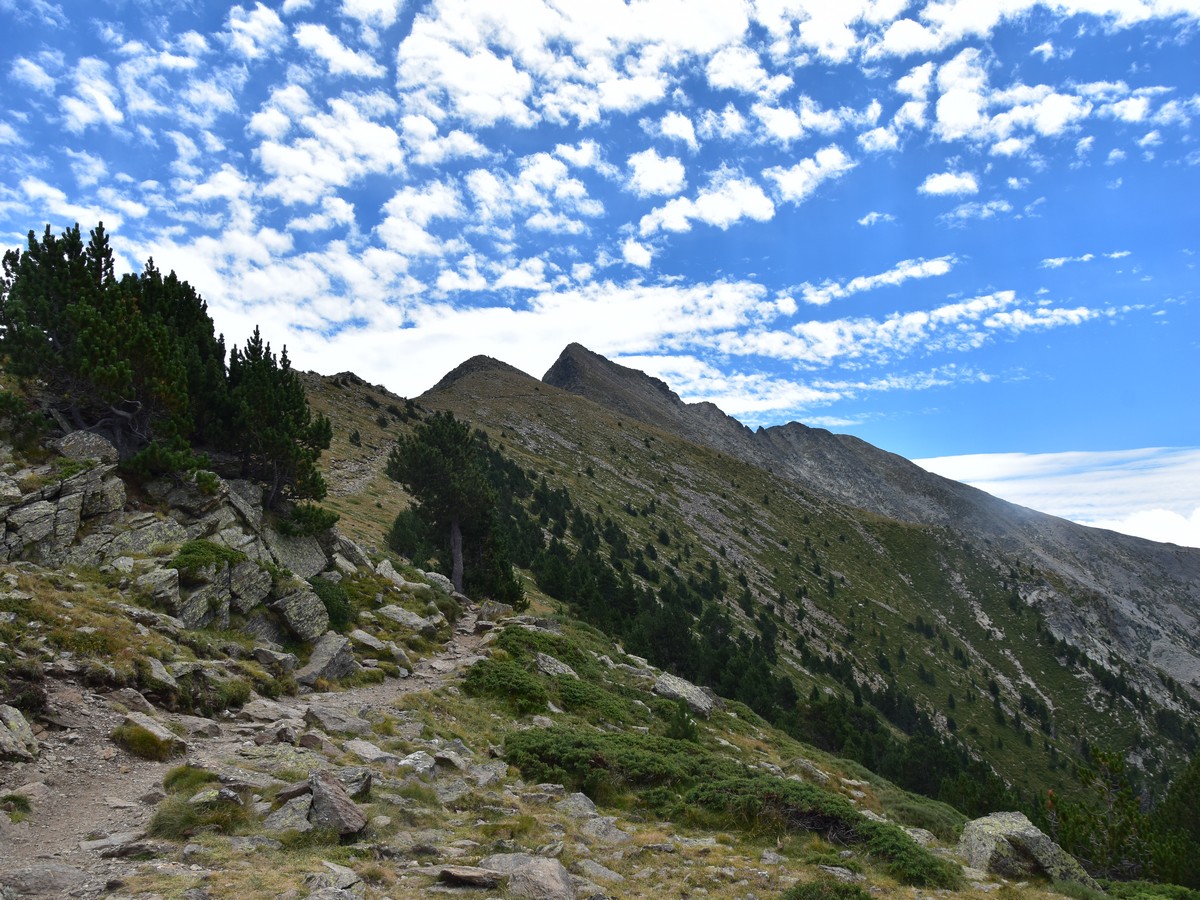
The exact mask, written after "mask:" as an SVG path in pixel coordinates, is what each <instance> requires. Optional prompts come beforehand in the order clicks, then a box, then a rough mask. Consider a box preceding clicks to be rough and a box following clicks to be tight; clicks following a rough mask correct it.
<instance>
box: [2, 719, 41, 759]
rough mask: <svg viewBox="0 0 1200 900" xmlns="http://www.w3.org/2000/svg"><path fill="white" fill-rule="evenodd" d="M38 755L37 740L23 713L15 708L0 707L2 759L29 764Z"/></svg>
mask: <svg viewBox="0 0 1200 900" xmlns="http://www.w3.org/2000/svg"><path fill="white" fill-rule="evenodd" d="M37 755H38V742H37V738H35V737H34V736H33V730H32V729H31V728H30V727H29V723H28V722H26V721H25V717H24V716H23V715H21V711H20V710H19V709H17V708H16V707H13V706H0V759H8V760H22V761H25V762H28V761H30V760H33V759H36V758H37Z"/></svg>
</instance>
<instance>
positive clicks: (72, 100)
mask: <svg viewBox="0 0 1200 900" xmlns="http://www.w3.org/2000/svg"><path fill="white" fill-rule="evenodd" d="M108 73H109V66H108V63H106V62H105V61H104V60H102V59H97V58H95V57H92V56H85V57H84V58H83V59H81V60H80V61H79V63H78V65H77V66H76V67H75V72H74V77H75V92H74V93H73V94H71V95H70V96H67V97H60V98H59V101H58V104H59V108H61V109H62V111H63V116H64V121H63V124H64V125H65V126H66V128H67V130H68V131H71V132H73V133H75V134H78V133H80V132H82V131H84V130H85V129H87V128H89V127H90V126H92V125H108V126H116V125H120V124H121V123H122V122H124V121H125V114H124V113H123V112H121V110H120V108H119V107H118V106H117V103H118V102H119V100H120V94H119V92H118V91H117V89H116V87H115V86H114V85H113V84H112V82H111V81H109V78H108Z"/></svg>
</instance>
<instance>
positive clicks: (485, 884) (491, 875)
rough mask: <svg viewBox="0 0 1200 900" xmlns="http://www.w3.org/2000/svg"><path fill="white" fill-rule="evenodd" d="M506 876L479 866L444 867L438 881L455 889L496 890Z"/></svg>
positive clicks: (439, 873)
mask: <svg viewBox="0 0 1200 900" xmlns="http://www.w3.org/2000/svg"><path fill="white" fill-rule="evenodd" d="M503 877H504V876H503V875H501V874H500V873H499V872H497V871H495V870H493V869H483V868H480V867H479V866H442V867H441V868H440V871H439V872H438V881H440V882H441V883H442V884H449V885H452V886H454V887H474V888H494V887H497V886H498V885H499V884H500V881H501V879H502V878H503Z"/></svg>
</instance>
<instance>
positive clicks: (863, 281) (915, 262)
mask: <svg viewBox="0 0 1200 900" xmlns="http://www.w3.org/2000/svg"><path fill="white" fill-rule="evenodd" d="M957 262H958V259H957V257H955V256H954V255H953V254H951V255H949V256H939V257H937V258H935V259H906V260H904V261H903V262H899V263H896V265H894V266H892V268H890V269H888V270H887V271H886V272H880V273H879V274H877V275H859V276H858V277H856V278H852V279H850V280H849V281H847V282H845V283H838V282H836V281H825V282H822V283H821V284H820V285H813V284H808V283H805V284H803V285H801V291H802V293H803V296H804V300H805V302H807V303H812V304H814V305H816V306H824V305H825V304H826V303H829V302H830V301H832V300H841V299H844V298H845V297H849V296H850V295H852V294H858V293H861V292H863V291H870V290H874V289H875V288H877V287H894V286H895V285H899V284H903V283H904V282H906V281H911V280H912V279H914V278H936V277H938V276H940V275H945V274H947V273H948V272H949V271H950V270H951V269H952V268H954V265H955V263H957Z"/></svg>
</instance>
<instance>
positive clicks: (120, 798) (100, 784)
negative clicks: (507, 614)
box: [0, 609, 481, 900]
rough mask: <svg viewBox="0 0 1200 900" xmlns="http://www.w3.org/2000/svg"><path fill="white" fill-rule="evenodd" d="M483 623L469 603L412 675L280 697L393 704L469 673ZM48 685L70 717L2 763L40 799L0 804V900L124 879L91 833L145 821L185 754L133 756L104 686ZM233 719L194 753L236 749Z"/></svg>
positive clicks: (13, 783)
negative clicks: (34, 748)
mask: <svg viewBox="0 0 1200 900" xmlns="http://www.w3.org/2000/svg"><path fill="white" fill-rule="evenodd" d="M475 623H476V613H475V610H474V609H469V610H468V611H467V612H465V613H464V615H463V616H462V618H460V619H459V621H458V623H457V624H456V626H455V630H454V633H453V635H452V636H451V638H450V640H449V641H448V642H447V643H446V644H445V645H444V647H443V648H442V649H441V650H440V651H439V652H438V653H436V654H435V655H433V656H430V657H428V658H426V659H422V660H420V661H419V662H418V663H417V664H416V668H415V671H414V672H413V673H412V674H411V675H410V676H409V677H407V678H401V679H396V678H389V679H387V680H386V681H384V682H382V683H380V684H372V685H366V686H363V687H356V688H351V689H349V690H345V691H331V692H326V693H317V694H307V695H304V696H300V697H290V698H284V699H283V700H282V701H281V703H282V704H283V705H285V706H288V707H292V708H299V707H303V706H306V705H308V704H310V703H315V702H319V703H320V704H321V705H323V706H335V707H339V708H342V709H345V710H346V711H347V712H354V713H358V712H360V711H362V710H364V709H378V710H387V709H391V708H392V707H393V706H394V703H395V700H396V698H397V697H399V696H401V695H403V694H407V693H412V692H416V691H424V690H432V689H435V688H438V687H440V686H443V685H445V684H447V683H449V682H450V681H451V680H453V679H455V678H457V677H459V676H460V675H461V670H462V669H463V668H464V667H465V666H466V665H469V664H470V663H471V662H473V661H474V659H475V658H477V657H476V654H477V653H478V651H479V648H480V644H481V638H480V637H479V636H478V635H476V634H475V633H474V630H475ZM49 687H50V698H51V703H50V709H51V710H53V712H54V717H55V718H56V719H58V721H59V722H60V723H61V724H62V725H65V726H66V727H62V728H59V727H52V728H50V729H49V730H47V731H46V732H44V733H42V734H41V735H39V740H40V742H41V745H42V752H41V756H40V758H39V759H38V760H37V761H36V762H34V763H26V764H20V765H11V764H3V766H2V767H0V797H2V796H4V795H5V794H8V793H10V792H14V791H19V792H20V793H23V794H25V795H26V796H28V797H29V799H30V801H31V805H32V812H31V813H30V815H29V817H28V818H27V819H26V820H25V821H23V822H20V823H18V824H11V823H9V821H8V818H7V816H4V815H3V814H0V900H8V897H9V896H10V894H11V895H12V896H17V897H61V896H95V895H96V894H98V893H101V892H103V891H105V890H106V889H111V888H112V887H115V886H117V883H118V882H119V881H120V879H121V875H122V873H123V872H127V871H129V869H130V867H131V866H132V865H134V864H133V863H130V862H128V861H126V860H123V859H119V858H114V859H105V858H103V856H102V855H101V854H102V853H103V852H104V851H103V849H95V848H90V847H87V846H86V844H85V842H88V841H91V840H94V839H97V838H104V837H105V836H109V835H114V834H121V833H127V832H139V831H142V830H143V829H144V828H145V826H146V824H147V823H148V821H149V819H150V817H151V815H152V814H153V812H154V807H155V805H156V803H157V801H158V800H159V799H161V787H162V779H163V776H164V775H165V774H166V773H167V771H169V770H170V769H171V768H172V767H173V766H176V765H179V763H180V762H181V760H180V759H174V760H171V761H169V762H164V763H156V762H148V761H145V760H141V759H138V758H136V757H133V756H130V755H129V754H128V753H126V752H125V751H124V750H121V749H120V748H118V747H117V746H116V745H115V744H114V743H113V742H112V740H111V739H110V738H109V734H110V733H111V732H112V730H113V729H114V728H115V727H117V726H118V725H119V724H121V721H122V719H123V715H122V714H121V713H118V712H117V711H116V710H114V709H113V708H112V706H111V705H110V702H109V701H108V700H107V699H106V698H105V697H104V696H103V695H100V694H96V693H93V692H92V691H91V690H89V689H88V688H86V687H81V686H80V685H79V684H77V683H75V682H73V681H70V680H67V681H57V682H51V683H50V684H49ZM158 715H159V716H160V717H161V718H163V719H167V720H170V718H171V717H170V716H169V715H168V714H166V713H159V714H158ZM232 724H233V723H230V722H224V721H222V722H221V734H220V735H218V736H216V737H212V738H196V737H194V738H189V743H190V744H191V745H192V746H193V747H194V748H195V753H192V754H189V758H191V757H194V758H196V759H197V760H203V761H206V762H207V761H215V760H221V759H228V758H230V757H233V756H234V755H235V753H236V751H237V749H238V748H239V747H240V746H243V745H244V744H245V743H246V742H247V738H246V736H245V734H239V733H238V731H237V730H236V729H235V728H234V727H231V726H232ZM183 761H186V760H183ZM81 844H85V846H84V847H83V848H81V846H80V845H81ZM14 873H16V875H14ZM5 884H7V885H8V886H9V887H8V891H9V893H6V892H5V890H6V889H5V887H4V885H5ZM14 885H17V887H18V889H17V890H16V891H15V892H13V886H14Z"/></svg>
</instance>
